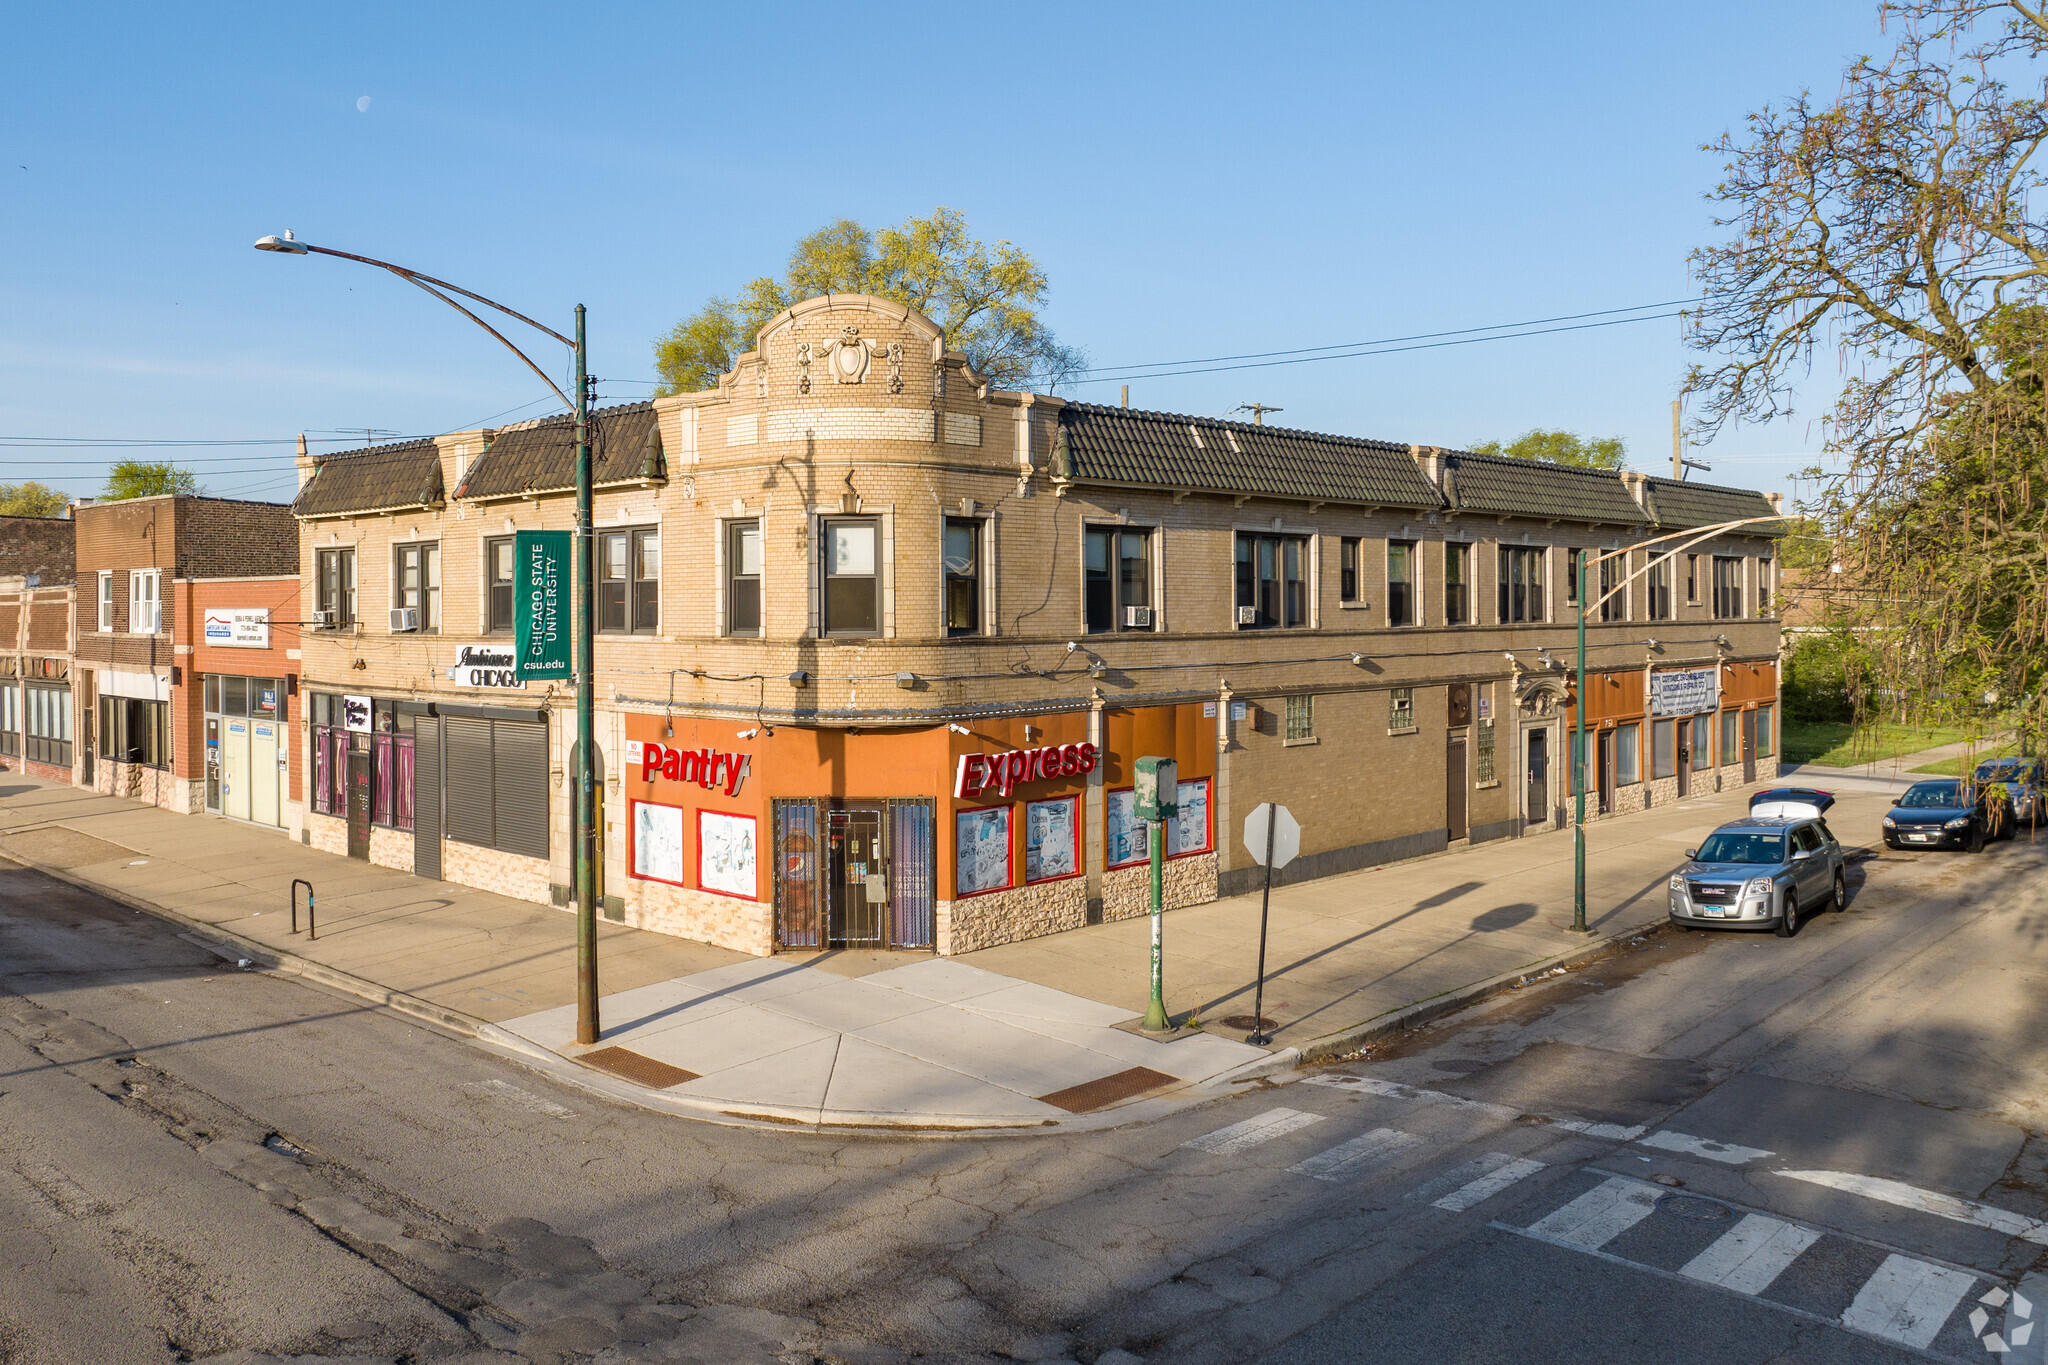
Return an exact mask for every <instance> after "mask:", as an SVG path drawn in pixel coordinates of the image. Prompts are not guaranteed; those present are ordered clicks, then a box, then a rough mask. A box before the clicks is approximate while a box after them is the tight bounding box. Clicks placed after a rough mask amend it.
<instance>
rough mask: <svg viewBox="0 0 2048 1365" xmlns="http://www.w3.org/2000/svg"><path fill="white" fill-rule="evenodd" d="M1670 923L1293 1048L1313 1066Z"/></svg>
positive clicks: (1663, 920)
mask: <svg viewBox="0 0 2048 1365" xmlns="http://www.w3.org/2000/svg"><path fill="white" fill-rule="evenodd" d="M1670 923H1671V921H1670V919H1669V917H1668V916H1666V915H1663V914H1659V915H1658V916H1657V917H1656V918H1654V919H1649V920H1644V921H1643V922H1641V923H1639V924H1637V925H1635V926H1633V927H1631V928H1627V929H1618V930H1616V931H1615V932H1613V933H1611V934H1608V935H1606V936H1605V937H1602V938H1597V939H1594V940H1593V941H1592V942H1590V943H1587V944H1585V945H1584V946H1582V947H1579V948H1574V949H1572V950H1571V951H1570V952H1566V953H1558V954H1556V955H1554V956H1552V957H1544V958H1538V959H1536V960H1535V961H1533V962H1530V963H1527V964H1525V965H1523V966H1521V967H1517V968H1515V969H1514V970H1513V971H1508V972H1502V973H1501V974H1500V975H1499V976H1493V977H1488V978H1487V979H1486V980H1484V981H1475V982H1473V983H1472V984H1471V985H1469V986H1459V987H1456V988H1454V989H1452V990H1448V991H1445V992H1444V993H1443V994H1441V995H1435V996H1431V997H1430V998H1429V999H1427V1000H1418V1001H1417V1002H1416V1003H1414V1004H1412V1005H1406V1006H1403V1007H1402V1008H1400V1009H1397V1010H1392V1011H1390V1012H1388V1013H1386V1014H1381V1015H1377V1016H1375V1017H1373V1018H1371V1019H1368V1020H1366V1021H1365V1022H1364V1023H1361V1024H1354V1025H1352V1026H1351V1027H1350V1028H1346V1029H1339V1030H1337V1031H1336V1032H1335V1033H1326V1034H1324V1035H1323V1036H1322V1037H1320V1038H1311V1039H1310V1040H1309V1041H1307V1042H1305V1043H1302V1044H1300V1045H1299V1047H1298V1049H1290V1050H1291V1051H1296V1052H1297V1055H1298V1057H1299V1061H1297V1062H1296V1063H1295V1065H1297V1066H1313V1065H1315V1064H1317V1063H1319V1062H1330V1061H1335V1060H1337V1059H1338V1058H1340V1057H1343V1056H1345V1055H1347V1054H1349V1053H1353V1052H1356V1051H1358V1049H1360V1048H1361V1047H1364V1046H1365V1045H1366V1044H1368V1043H1374V1042H1378V1041H1379V1040H1380V1039H1382V1038H1386V1037H1390V1036H1391V1035H1393V1034H1396V1033H1402V1032H1405V1031H1407V1030H1409V1029H1413V1028H1420V1027H1422V1026H1423V1025H1424V1024H1427V1023H1430V1022H1431V1021H1433V1020H1436V1019H1441V1018H1443V1017H1444V1016H1445V1015H1447V1014H1456V1013H1457V1012H1458V1011H1460V1010H1463V1009H1467V1008H1469V1007H1471V1006H1473V1005H1477V1004H1481V1003H1483V1002H1485V1001H1487V1000H1491V999H1493V998H1494V997H1495V996H1497V995H1505V994H1507V993H1508V992H1509V991H1511V990H1513V989H1515V988H1516V987H1517V986H1520V985H1522V984H1523V983H1525V982H1530V981H1532V980H1533V979H1534V978H1535V977H1536V976H1537V975H1538V974H1540V973H1543V972H1548V971H1550V970H1551V969H1552V968H1554V967H1563V968H1565V969H1566V970H1567V971H1569V970H1570V969H1571V968H1573V967H1583V966H1585V965H1586V964H1587V963H1589V962H1592V961H1594V960H1595V959H1596V958H1601V957H1605V956H1607V955H1608V954H1609V953H1611V952H1614V951H1615V950H1616V949H1618V948H1620V947H1621V946H1622V945H1623V944H1624V943H1625V942H1626V941H1628V940H1631V939H1637V938H1648V937H1649V936H1651V935H1652V934H1660V933H1662V932H1664V930H1666V929H1667V928H1669V927H1670Z"/></svg>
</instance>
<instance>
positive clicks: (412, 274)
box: [255, 232, 598, 1043]
mask: <svg viewBox="0 0 2048 1365" xmlns="http://www.w3.org/2000/svg"><path fill="white" fill-rule="evenodd" d="M255 246H256V249H257V250H258V251H276V252H281V253H283V254H285V255H289V256H306V255H317V256H338V257H340V258H341V259H342V260H344V261H357V262H360V263H361V264H363V265H374V266H376V267H377V268H378V269H379V270H388V271H390V272H391V273H392V274H394V275H396V276H398V278H399V279H401V280H404V281H405V282H406V283H407V284H411V285H417V286H418V287H419V288H421V289H424V290H426V291H427V292H428V293H429V294H432V295H433V296H434V297H435V298H437V299H439V300H441V302H443V303H445V304H447V305H448V306H449V307H450V308H453V309H454V310H455V311H456V312H458V313H460V314H462V316H464V317H466V318H468V319H469V320H470V321H471V322H473V323H475V324H476V325H477V326H479V327H481V328H483V329H484V330H485V331H486V332H489V333H490V334H491V335H492V336H494V337H496V338H497V339H498V340H499V342H501V343H502V344H503V345H504V347H505V349H506V350H508V351H510V352H512V354H513V355H516V356H518V357H519V358H520V359H521V360H522V361H524V362H525V363H526V368H527V369H529V370H532V371H533V372H534V373H535V374H536V375H539V376H540V381H541V382H542V383H543V384H546V385H547V386H548V388H549V389H550V390H552V391H553V392H554V395H555V397H557V398H559V399H561V400H562V403H563V406H565V407H567V408H569V409H571V410H572V411H573V412H575V414H576V549H575V553H574V554H573V555H572V556H571V558H572V559H574V561H575V564H576V795H575V801H574V816H573V819H574V831H573V834H572V842H573V843H574V845H575V850H576V873H575V879H576V1041H577V1042H579V1043H594V1042H596V1041H597V1034H598V1020H597V829H596V816H597V782H596V765H595V764H594V763H593V762H592V758H591V755H592V751H593V746H594V744H595V742H596V741H595V735H594V726H593V724H592V715H591V704H592V691H591V673H592V672H593V671H594V668H595V659H594V654H593V650H592V647H591V581H590V580H591V554H590V551H591V535H590V520H591V518H590V389H591V379H590V366H589V351H588V348H587V347H586V346H585V344H584V336H583V305H582V304H580V303H579V304H577V305H576V336H575V338H574V339H573V340H571V339H570V338H568V337H565V336H563V335H562V334H561V333H560V332H557V331H556V330H555V329H554V328H552V327H547V326H544V325H542V324H541V323H538V322H535V321H534V320H533V319H532V318H530V317H527V316H526V315H525V314H524V313H516V312H514V311H513V310H511V309H510V308H507V307H506V306H505V305H504V304H502V303H498V302H496V301H495V300H492V299H487V298H485V297H484V296H483V295H482V294H476V293H471V292H470V291H469V290H467V289H464V288H463V287H462V286H460V285H455V284H450V283H448V282H447V281H446V280H437V279H435V278H434V277H433V276H431V275H422V274H420V273H419V272H418V271H417V270H408V269H406V268H405V267H404V266H402V265H393V264H392V263H391V262H389V261H380V260H376V259H374V258H372V257H369V256H357V255H355V254H353V253H351V252H347V251H335V250H332V249H331V248H328V247H324V246H314V245H313V244H312V243H311V242H302V241H300V240H299V239H298V238H297V237H295V236H293V235H292V234H291V233H290V232H286V233H285V234H284V236H282V237H259V238H257V239H256V243H255ZM444 290H445V291H447V292H446V293H444V292H442V291H444ZM449 294H460V295H462V297H464V298H466V299H472V300H474V301H475V302H477V303H480V304H482V305H484V306H485V307H486V308H491V309H495V310H496V311H498V312H500V313H503V314H504V315H505V316H506V317H508V318H512V319H515V320H516V321H519V322H523V323H525V324H526V325H527V326H528V327H531V328H533V329H534V330H535V331H536V332H540V333H542V334H544V335H546V336H550V337H553V338H554V339H555V340H556V341H559V342H561V343H562V344H563V345H564V346H567V347H568V348H569V350H570V352H571V353H572V354H573V355H574V356H575V358H576V397H575V398H574V399H573V400H572V399H571V398H570V397H569V396H568V395H567V394H565V393H563V392H562V390H561V386H560V385H558V384H556V383H555V381H554V380H553V379H550V378H549V377H548V373H547V371H546V370H543V369H542V368H541V367H540V366H538V365H536V364H534V363H533V360H532V358H531V357H529V356H528V355H527V354H526V352H524V351H522V350H520V349H519V348H518V347H517V346H514V345H513V344H512V343H511V342H510V341H509V340H507V339H506V337H505V335H504V334H503V333H502V332H500V331H499V330H498V329H497V328H495V327H493V326H491V324H490V323H488V322H485V321H484V320H483V319H482V318H480V317H478V316H477V315H476V314H475V313H473V312H471V311H470V310H469V309H467V308H465V307H463V306H462V305H461V304H459V303H457V302H456V301H455V300H454V299H452V298H450V297H448V295H449Z"/></svg>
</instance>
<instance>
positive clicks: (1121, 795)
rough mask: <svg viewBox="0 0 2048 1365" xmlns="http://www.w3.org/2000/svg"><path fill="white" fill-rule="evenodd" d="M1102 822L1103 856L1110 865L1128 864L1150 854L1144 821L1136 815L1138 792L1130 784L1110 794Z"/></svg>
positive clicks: (1143, 859)
mask: <svg viewBox="0 0 2048 1365" xmlns="http://www.w3.org/2000/svg"><path fill="white" fill-rule="evenodd" d="M1105 824H1106V825H1107V829H1106V830H1105V831H1104V836H1105V837H1104V843H1105V845H1106V847H1105V848H1104V850H1103V855H1102V858H1103V861H1104V862H1106V863H1108V864H1109V865H1110V866H1111V867H1128V866H1129V865H1130V864H1132V863H1142V862H1144V861H1145V859H1146V858H1148V857H1150V856H1151V855H1150V854H1149V853H1148V852H1147V850H1146V847H1145V822H1144V821H1143V820H1140V819H1139V818H1138V794H1137V793H1136V792H1134V791H1132V790H1131V789H1130V788H1129V787H1126V788H1124V789H1123V790H1122V791H1114V792H1111V793H1110V794H1109V811H1108V818H1107V820H1106V821H1105Z"/></svg>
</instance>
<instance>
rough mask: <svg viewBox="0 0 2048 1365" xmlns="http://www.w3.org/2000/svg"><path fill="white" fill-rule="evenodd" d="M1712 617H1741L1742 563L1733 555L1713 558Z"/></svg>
mask: <svg viewBox="0 0 2048 1365" xmlns="http://www.w3.org/2000/svg"><path fill="white" fill-rule="evenodd" d="M1714 615H1716V616H1719V617H1722V618H1724V619H1732V618H1734V617H1738V616H1740V615H1742V561H1741V559H1739V558H1737V557H1735V556H1733V555H1715V556H1714Z"/></svg>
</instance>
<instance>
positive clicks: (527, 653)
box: [512, 531, 572, 678]
mask: <svg viewBox="0 0 2048 1365" xmlns="http://www.w3.org/2000/svg"><path fill="white" fill-rule="evenodd" d="M569 540H570V533H569V532H567V531H521V532H519V533H518V534H517V535H515V536H513V538H512V601H513V609H512V620H513V626H514V632H515V638H516V639H517V640H518V642H519V665H518V671H519V676H520V677H521V678H566V677H568V676H569V613H570V611H571V606H570V603H571V600H572V599H571V597H570V578H569Z"/></svg>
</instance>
